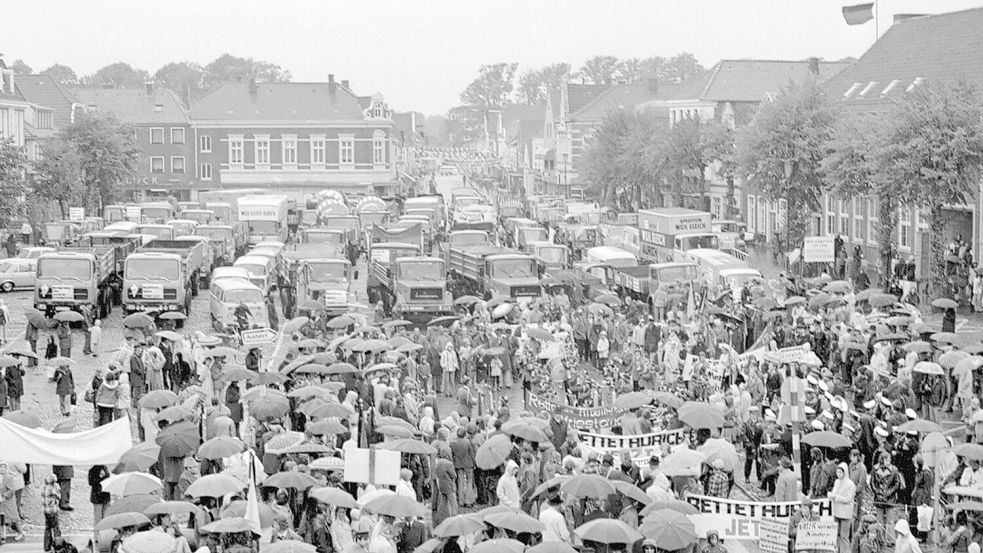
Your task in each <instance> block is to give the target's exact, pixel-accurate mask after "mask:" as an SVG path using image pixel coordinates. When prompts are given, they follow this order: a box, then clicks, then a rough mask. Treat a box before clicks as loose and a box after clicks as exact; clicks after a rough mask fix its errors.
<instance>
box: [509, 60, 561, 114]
mask: <svg viewBox="0 0 983 553" xmlns="http://www.w3.org/2000/svg"><path fill="white" fill-rule="evenodd" d="M569 76H570V64H569V63H554V64H551V65H547V66H546V67H543V68H540V69H533V70H529V71H526V72H525V73H523V74H522V76H521V77H519V86H518V89H517V90H516V101H517V103H519V104H527V105H532V104H541V103H544V102H546V98H547V96H548V95H549V91H550V90H553V89H556V88H559V87H560V85H561V84H562V83H563V82H565V81H566V80H567V79H568V78H569Z"/></svg>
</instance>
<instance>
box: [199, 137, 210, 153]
mask: <svg viewBox="0 0 983 553" xmlns="http://www.w3.org/2000/svg"><path fill="white" fill-rule="evenodd" d="M198 149H199V150H201V153H203V154H208V153H211V151H212V137H210V136H199V137H198Z"/></svg>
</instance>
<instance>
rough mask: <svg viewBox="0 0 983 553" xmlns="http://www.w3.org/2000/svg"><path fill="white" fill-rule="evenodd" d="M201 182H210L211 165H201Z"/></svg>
mask: <svg viewBox="0 0 983 553" xmlns="http://www.w3.org/2000/svg"><path fill="white" fill-rule="evenodd" d="M201 180H212V164H211V163H202V164H201Z"/></svg>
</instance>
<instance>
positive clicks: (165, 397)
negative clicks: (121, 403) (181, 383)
mask: <svg viewBox="0 0 983 553" xmlns="http://www.w3.org/2000/svg"><path fill="white" fill-rule="evenodd" d="M175 403H177V394H175V393H174V392H172V391H170V390H151V391H149V392H147V393H146V394H144V396H143V397H141V398H140V407H143V408H144V409H163V408H165V407H170V406H172V405H174V404H175Z"/></svg>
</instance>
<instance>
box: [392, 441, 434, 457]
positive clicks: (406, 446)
mask: <svg viewBox="0 0 983 553" xmlns="http://www.w3.org/2000/svg"><path fill="white" fill-rule="evenodd" d="M379 445H380V447H383V448H385V449H388V450H391V451H398V452H400V453H410V454H414V455H436V454H437V450H436V449H435V448H434V447H433V446H431V445H429V444H426V443H424V442H421V441H420V440H413V439H407V438H403V439H398V440H392V441H390V442H383V443H381V444H379Z"/></svg>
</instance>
